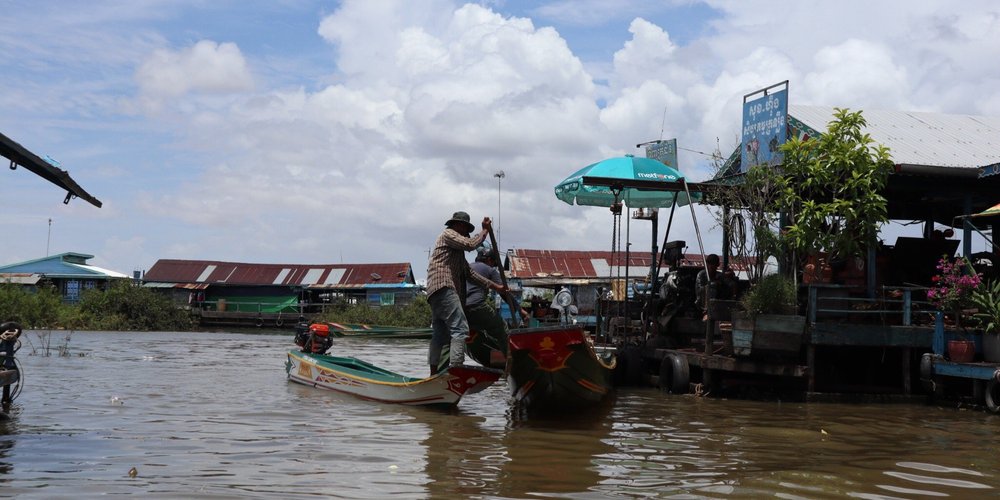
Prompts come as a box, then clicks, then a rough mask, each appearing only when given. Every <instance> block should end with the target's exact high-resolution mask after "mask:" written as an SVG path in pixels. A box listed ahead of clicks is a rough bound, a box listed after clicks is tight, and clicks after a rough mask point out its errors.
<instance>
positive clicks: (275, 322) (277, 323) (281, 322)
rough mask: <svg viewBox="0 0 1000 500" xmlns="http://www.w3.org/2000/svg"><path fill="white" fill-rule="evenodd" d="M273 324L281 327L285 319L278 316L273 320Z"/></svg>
mask: <svg viewBox="0 0 1000 500" xmlns="http://www.w3.org/2000/svg"><path fill="white" fill-rule="evenodd" d="M274 326H276V327H278V328H281V327H283V326H285V320H283V319H281V318H278V319H276V320H274Z"/></svg>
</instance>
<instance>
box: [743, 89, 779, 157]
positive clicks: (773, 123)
mask: <svg viewBox="0 0 1000 500" xmlns="http://www.w3.org/2000/svg"><path fill="white" fill-rule="evenodd" d="M781 85H784V86H785V88H783V89H781V90H778V91H772V90H771V89H773V88H774V87H777V86H781ZM751 96H757V97H753V98H751ZM787 123H788V81H787V80H786V81H784V82H781V83H779V84H776V85H772V86H770V87H767V88H765V89H762V90H758V91H756V92H752V93H750V94H747V95H745V96H743V144H742V148H741V149H742V152H741V153H742V154H741V157H740V171H741V172H746V171H747V170H749V169H750V167H753V166H755V165H771V166H775V165H780V164H781V160H782V154H781V152H780V151H779V150H778V148H780V147H781V145H782V144H784V143H785V140H786V139H787V138H788V125H787Z"/></svg>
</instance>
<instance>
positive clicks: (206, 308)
mask: <svg viewBox="0 0 1000 500" xmlns="http://www.w3.org/2000/svg"><path fill="white" fill-rule="evenodd" d="M143 281H144V283H145V286H147V287H150V288H154V289H157V290H161V291H162V292H164V293H167V294H169V295H170V296H171V297H172V298H173V300H174V301H175V302H177V303H179V304H188V305H190V306H191V308H192V309H193V310H196V311H199V312H200V314H201V315H202V318H203V320H206V319H209V320H211V319H212V318H214V319H216V320H219V322H223V321H222V320H234V321H235V322H236V323H237V324H246V323H248V324H257V325H258V326H261V325H262V324H264V323H273V324H276V325H277V326H283V325H284V323H286V322H288V321H286V319H288V318H292V319H294V320H297V319H298V318H299V317H304V316H305V315H308V314H312V313H318V312H321V311H322V310H323V309H324V308H325V307H326V306H328V305H329V304H332V303H335V302H337V301H345V302H347V303H352V304H358V303H367V304H370V305H373V306H385V305H395V304H406V303H409V302H411V301H412V300H413V298H414V297H415V296H416V294H417V292H418V291H419V286H418V285H417V284H416V281H415V279H414V276H413V269H412V268H411V266H410V264H408V263H383V264H254V263H244V262H222V261H209V260H179V259H160V260H158V261H157V262H156V263H155V264H154V265H153V267H152V268H150V269H149V270H148V271H147V272H146V273H145V275H144V276H143ZM203 322H205V321H203ZM210 322H211V321H210ZM229 323H230V324H232V322H229Z"/></svg>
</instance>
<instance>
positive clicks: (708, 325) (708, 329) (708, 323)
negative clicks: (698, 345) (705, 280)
mask: <svg viewBox="0 0 1000 500" xmlns="http://www.w3.org/2000/svg"><path fill="white" fill-rule="evenodd" d="M681 183H682V184H683V185H684V194H686V195H687V199H688V208H689V209H691V221H692V222H693V223H694V234H695V236H697V238H698V251H699V252H701V265H702V268H703V269H705V274H708V262H706V259H705V245H704V243H702V241H701V229H700V228H699V227H698V217H697V216H695V214H694V202H693V201H692V200H691V190H690V189H688V183H687V179H684V178H682V179H681ZM711 288H712V287H708V286H707V287H705V311H707V318H705V354H712V333H714V332H713V331H712V330H713V328H712V308H711V307H709V303H708V301H709V296H708V293H709V290H711Z"/></svg>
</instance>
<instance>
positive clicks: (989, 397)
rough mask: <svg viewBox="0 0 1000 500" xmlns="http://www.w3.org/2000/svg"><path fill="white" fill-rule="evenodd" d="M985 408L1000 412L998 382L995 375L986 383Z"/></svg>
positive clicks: (999, 385) (999, 388)
mask: <svg viewBox="0 0 1000 500" xmlns="http://www.w3.org/2000/svg"><path fill="white" fill-rule="evenodd" d="M986 409H987V410H989V411H990V413H1000V383H998V382H997V380H996V377H994V378H992V379H990V381H989V382H987V383H986Z"/></svg>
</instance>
